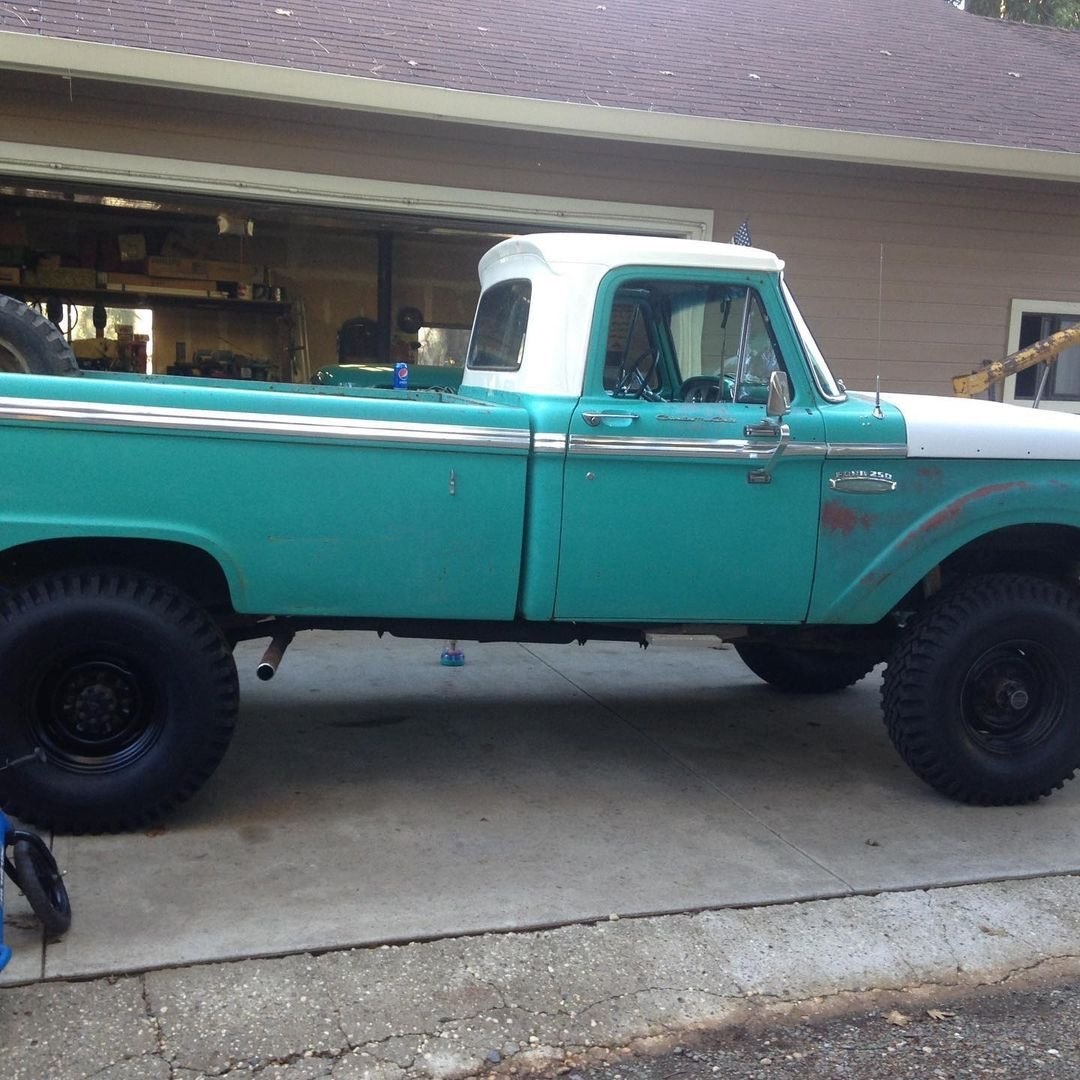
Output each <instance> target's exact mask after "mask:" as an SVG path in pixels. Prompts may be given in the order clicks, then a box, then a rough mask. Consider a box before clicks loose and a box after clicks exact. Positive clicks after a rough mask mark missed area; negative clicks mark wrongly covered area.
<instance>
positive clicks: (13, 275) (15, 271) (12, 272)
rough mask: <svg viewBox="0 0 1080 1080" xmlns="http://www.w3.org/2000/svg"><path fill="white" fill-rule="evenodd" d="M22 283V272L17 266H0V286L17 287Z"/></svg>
mask: <svg viewBox="0 0 1080 1080" xmlns="http://www.w3.org/2000/svg"><path fill="white" fill-rule="evenodd" d="M21 281H22V270H20V269H19V267H17V266H0V285H18V284H19V283H20V282H21Z"/></svg>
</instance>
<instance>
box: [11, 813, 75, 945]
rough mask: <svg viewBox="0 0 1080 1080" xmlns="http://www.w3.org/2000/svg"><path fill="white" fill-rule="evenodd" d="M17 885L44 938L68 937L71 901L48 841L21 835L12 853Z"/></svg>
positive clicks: (38, 837)
mask: <svg viewBox="0 0 1080 1080" xmlns="http://www.w3.org/2000/svg"><path fill="white" fill-rule="evenodd" d="M11 861H12V866H13V869H14V870H15V875H14V876H15V884H16V885H17V886H18V887H19V889H20V890H21V891H22V894H23V896H25V897H26V899H27V900H28V901H29V903H30V907H31V909H32V910H33V912H34V914H35V915H36V916H37V917H38V919H39V920H40V921H41V925H42V926H43V927H44V928H45V936H46V937H50V938H54V937H60V936H61V934H66V933H67V931H68V928H69V927H70V926H71V901H70V900H69V899H68V893H67V887H66V886H65V885H64V878H63V876H62V875H61V873H60V868H59V867H58V866H57V865H56V859H55V858H53V853H52V852H51V851H50V850H49V849H48V847H47V845H46V844H45V841H44V840H42V839H41V837H40V836H37V835H35V834H34V833H26V832H21V831H20V832H18V833H17V834H16V838H15V843H14V844H13V845H12V849H11Z"/></svg>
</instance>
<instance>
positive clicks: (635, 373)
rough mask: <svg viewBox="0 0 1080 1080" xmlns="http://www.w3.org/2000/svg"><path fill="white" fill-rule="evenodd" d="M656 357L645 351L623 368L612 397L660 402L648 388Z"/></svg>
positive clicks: (651, 352)
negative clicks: (639, 398) (638, 398)
mask: <svg viewBox="0 0 1080 1080" xmlns="http://www.w3.org/2000/svg"><path fill="white" fill-rule="evenodd" d="M656 362H657V355H656V353H654V352H653V351H652V349H646V350H645V351H644V352H643V353H642V354H641V355H640V356H638V357H637V359H636V360H634V361H632V362H631V363H630V364H628V365H627V366H626V367H625V368H623V372H622V375H621V376H620V378H619V381H618V382H617V383H616V384H615V389H614V390H612V392H611V394H612V397H643V398H645V400H646V401H660V400H662V399H661V397H660V395H659V394H658V393H657V392H656V391H655V390H654V389H653V388H652V387H651V386H649V378H650V376H651V375H652V373H653V372H654V371H655V370H656Z"/></svg>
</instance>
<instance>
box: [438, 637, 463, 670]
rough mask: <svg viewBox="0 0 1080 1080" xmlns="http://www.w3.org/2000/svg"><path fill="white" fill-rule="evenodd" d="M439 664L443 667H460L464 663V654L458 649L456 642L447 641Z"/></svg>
mask: <svg viewBox="0 0 1080 1080" xmlns="http://www.w3.org/2000/svg"><path fill="white" fill-rule="evenodd" d="M439 663H440V664H442V666H443V667H461V666H462V665H463V664H464V663H465V654H464V653H463V652H462V651H461V650H460V649H459V648H458V643H457V642H456V641H448V642H447V643H446V645H445V646H444V647H443V651H442V655H441V656H440V657H439Z"/></svg>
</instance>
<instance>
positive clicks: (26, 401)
mask: <svg viewBox="0 0 1080 1080" xmlns="http://www.w3.org/2000/svg"><path fill="white" fill-rule="evenodd" d="M0 420H25V421H31V422H44V423H64V424H102V425H105V424H107V425H110V426H112V427H136V428H147V429H159V430H160V429H165V430H171V431H177V430H179V431H202V432H215V433H226V434H233V435H277V436H282V437H287V438H297V437H300V438H315V439H331V440H333V439H349V440H362V441H363V440H366V441H373V442H391V443H413V444H417V443H421V444H429V445H435V446H467V447H473V448H484V449H499V450H528V449H529V445H530V434H529V432H528V431H527V430H526V429H524V428H489V427H472V426H467V425H462V424H418V423H409V422H407V421H399V420H360V419H352V418H350V417H333V416H299V415H296V414H294V413H289V414H278V413H245V412H226V411H218V410H203V409H176V408H167V407H161V406H140V405H119V404H114V403H99V402H92V401H47V400H39V399H32V398H11V397H0Z"/></svg>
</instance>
